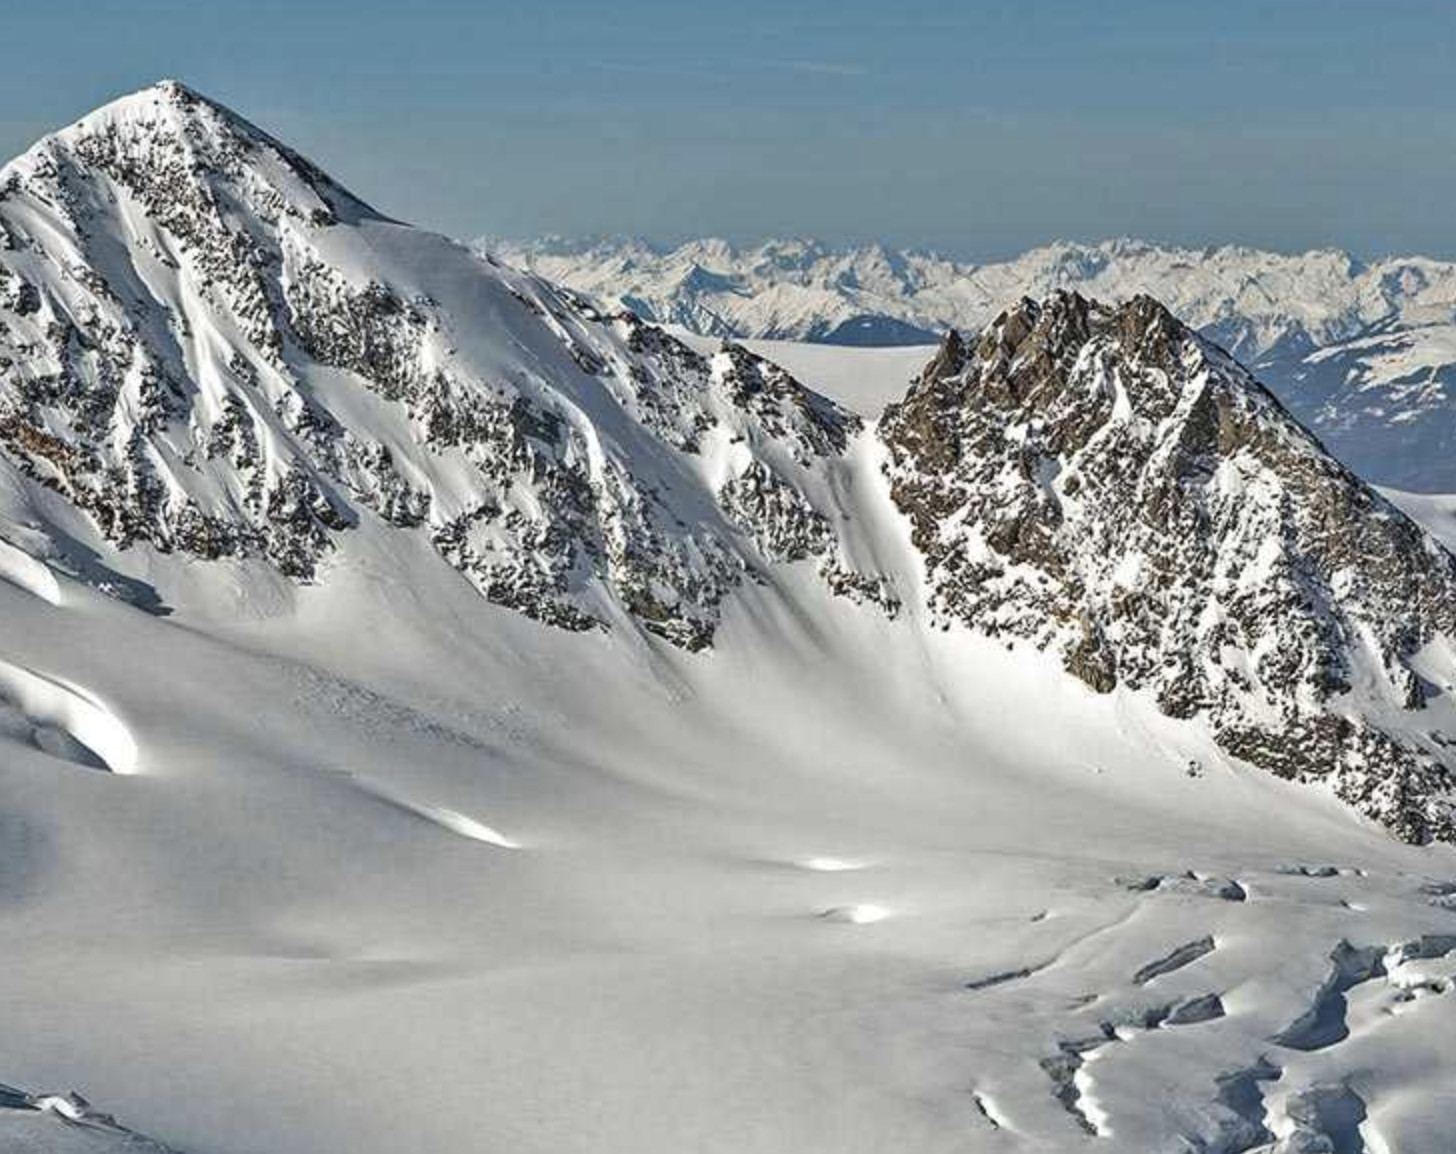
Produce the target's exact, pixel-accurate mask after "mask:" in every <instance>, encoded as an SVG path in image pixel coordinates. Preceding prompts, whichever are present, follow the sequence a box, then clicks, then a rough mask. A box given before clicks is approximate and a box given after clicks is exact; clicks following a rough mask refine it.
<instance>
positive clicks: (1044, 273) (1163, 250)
mask: <svg viewBox="0 0 1456 1154" xmlns="http://www.w3.org/2000/svg"><path fill="white" fill-rule="evenodd" d="M479 243H481V244H482V245H483V246H485V247H487V248H489V249H490V250H491V251H494V252H497V253H499V254H500V255H501V256H502V257H504V258H505V259H507V260H509V261H511V262H513V263H516V264H519V265H520V266H521V267H523V268H531V269H534V270H536V271H539V272H540V273H541V274H542V275H545V276H548V277H550V278H552V279H553V280H556V281H559V282H561V283H562V284H566V285H570V286H571V287H573V288H576V289H579V290H581V291H583V292H588V293H593V294H596V295H598V296H601V297H604V298H606V299H611V300H616V301H623V302H627V303H629V304H630V305H631V307H633V308H634V309H636V310H637V311H638V312H639V313H640V314H641V315H643V316H644V317H646V318H648V319H658V320H661V321H664V322H669V323H674V324H680V325H682V326H684V327H686V328H689V329H692V330H694V331H697V332H702V333H707V334H710V335H721V336H733V337H745V338H746V337H760V338H775V339H792V340H801V341H821V342H829V343H841V344H879V345H889V344H919V343H924V342H925V340H926V339H927V336H928V334H932V333H943V332H944V331H945V330H947V329H949V328H952V327H956V326H959V327H961V328H970V329H978V328H980V327H981V326H982V325H984V324H986V323H988V322H989V321H990V320H991V319H992V318H993V317H994V316H996V315H997V313H998V312H1000V310H1001V309H1003V308H1004V307H1006V306H1007V305H1009V304H1011V303H1012V302H1014V301H1015V300H1017V299H1018V298H1020V297H1022V296H1031V297H1034V298H1040V297H1043V296H1046V295H1047V294H1048V293H1051V292H1054V291H1056V290H1058V289H1076V290H1079V291H1081V292H1083V293H1084V294H1086V295H1087V296H1089V297H1094V298H1096V299H1099V300H1106V301H1110V302H1113V303H1117V302H1121V301H1126V300H1129V299H1131V298H1132V297H1134V296H1136V295H1138V294H1139V293H1146V294H1149V295H1151V296H1154V297H1157V298H1158V299H1159V300H1161V301H1163V302H1164V303H1165V304H1167V305H1168V307H1169V308H1171V309H1172V310H1173V312H1174V313H1176V314H1177V315H1178V317H1179V318H1180V319H1181V320H1183V321H1184V322H1185V323H1187V324H1190V325H1192V326H1193V327H1194V328H1197V329H1199V330H1200V331H1201V332H1202V333H1203V334H1204V335H1205V336H1208V337H1210V338H1211V339H1212V340H1214V341H1216V342H1218V343H1219V344H1221V345H1223V346H1224V347H1225V348H1227V349H1228V350H1229V351H1230V352H1232V353H1233V354H1234V355H1235V356H1237V357H1239V358H1240V359H1241V360H1243V361H1245V362H1246V363H1249V364H1251V365H1253V367H1254V369H1255V371H1256V372H1257V373H1258V374H1259V377H1260V379H1261V380H1264V381H1265V382H1267V383H1268V384H1269V385H1270V387H1271V388H1273V390H1274V391H1275V393H1276V394H1277V395H1278V396H1279V398H1280V399H1281V400H1282V401H1283V402H1284V403H1285V404H1286V405H1287V406H1288V407H1289V408H1290V410H1291V411H1292V412H1294V413H1295V415H1296V416H1298V417H1299V418H1300V420H1301V421H1303V422H1304V423H1305V424H1306V425H1308V426H1310V427H1311V428H1313V429H1315V431H1316V432H1318V433H1319V434H1320V436H1321V438H1322V439H1323V440H1324V441H1325V443H1326V444H1327V445H1328V446H1329V447H1330V448H1331V449H1332V451H1334V452H1335V454H1336V455H1337V456H1339V457H1340V458H1341V459H1342V460H1343V461H1345V463H1346V464H1348V465H1350V466H1351V467H1352V468H1354V469H1355V470H1356V471H1357V472H1360V473H1361V474H1362V475H1364V476H1366V477H1368V478H1370V479H1371V480H1373V481H1376V482H1379V483H1381V484H1389V485H1394V486H1398V487H1402V488H1407V489H1424V490H1426V491H1438V492H1439V491H1449V490H1452V489H1456V453H1452V452H1450V451H1449V450H1450V448H1451V444H1450V435H1451V434H1450V430H1451V429H1452V428H1453V427H1456V405H1453V403H1452V398H1451V396H1450V389H1451V384H1452V378H1453V369H1452V366H1453V365H1456V351H1453V350H1456V265H1453V264H1451V263H1449V262H1444V261H1435V260H1430V259H1427V258H1423V257H1401V258H1390V259H1386V260H1381V261H1377V262H1374V263H1371V264H1364V263H1361V262H1359V261H1357V260H1355V259H1354V258H1352V257H1350V256H1349V255H1348V254H1346V253H1342V252H1338V251H1334V250H1321V251H1315V252H1307V253H1301V254H1295V255H1283V254H1279V253H1271V252H1262V251H1259V250H1256V249H1249V248H1243V247H1238V246H1224V247H1220V248H1207V249H1189V248H1179V247H1168V246H1161V245H1153V244H1147V243H1144V242H1141V241H1134V240H1115V241H1107V242H1104V243H1102V244H1097V245H1079V244H1066V243H1058V244H1052V245H1048V246H1045V247H1043V248H1038V249H1033V250H1032V251H1030V252H1028V253H1025V254H1024V255H1022V256H1020V257H1018V258H1016V259H1015V260H1011V261H1006V262H1002V263H995V264H985V265H971V264H959V263H957V262H954V261H949V260H945V259H943V258H939V257H936V256H933V255H929V254H925V253H914V252H891V251H888V250H886V249H884V248H882V247H880V246H869V247H865V248H848V249H832V248H827V247H825V246H823V245H819V244H816V243H814V242H812V241H769V242H767V243H765V244H762V245H758V246H755V247H749V248H742V249H738V248H734V247H733V246H731V245H728V244H727V243H726V242H723V241H693V242H689V243H687V244H684V245H682V246H680V247H678V248H676V249H673V250H671V251H668V252H661V251H658V250H655V249H653V248H651V247H650V246H648V245H646V244H644V243H642V242H641V241H634V240H608V241H600V242H595V243H570V242H565V241H561V240H559V239H552V238H548V239H546V240H541V241H536V242H531V243H526V244H520V243H511V242H498V243H495V242H486V241H482V242H479Z"/></svg>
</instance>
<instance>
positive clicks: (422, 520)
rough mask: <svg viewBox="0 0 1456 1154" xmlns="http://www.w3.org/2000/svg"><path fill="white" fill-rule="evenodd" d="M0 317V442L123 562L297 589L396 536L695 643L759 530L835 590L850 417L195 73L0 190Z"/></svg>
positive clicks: (130, 103) (531, 603)
mask: <svg viewBox="0 0 1456 1154" xmlns="http://www.w3.org/2000/svg"><path fill="white" fill-rule="evenodd" d="M0 318H3V321H0V370H3V372H4V374H5V377H4V380H5V382H6V384H7V386H8V387H7V389H6V392H5V394H4V396H3V398H0V441H3V443H4V445H5V446H6V448H7V450H8V453H9V455H10V457H11V459H13V460H16V461H18V462H19V463H20V464H21V465H22V467H23V469H24V470H25V471H26V473H27V474H28V475H29V476H30V477H32V478H34V479H36V480H38V481H40V482H42V483H43V484H46V485H49V486H51V487H53V488H55V489H56V490H57V491H59V492H61V493H63V494H64V495H65V496H66V497H67V498H68V499H69V500H70V501H71V502H72V503H73V504H75V505H76V506H78V507H79V508H81V509H83V510H85V511H86V512H87V513H88V514H90V515H91V517H92V518H94V519H95V520H96V521H97V522H98V523H99V524H100V525H101V527H102V529H103V531H104V533H105V535H106V537H107V539H108V540H109V541H110V542H111V543H112V544H115V545H118V546H122V547H125V546H128V545H130V544H133V543H135V542H139V541H145V542H147V543H148V544H150V545H152V546H154V547H156V548H158V549H161V550H167V551H170V550H177V551H181V552H185V553H188V554H191V555H193V556H196V557H199V558H208V559H215V558H219V557H251V556H262V557H266V558H267V559H268V560H269V561H271V562H272V563H273V564H274V566H275V567H276V568H277V569H278V570H279V571H280V572H281V573H283V574H284V575H286V576H290V577H296V578H305V579H307V578H311V577H313V576H315V575H316V573H317V572H318V570H319V567H320V565H321V564H322V563H324V562H325V560H326V558H327V557H328V555H329V554H330V552H331V551H332V550H333V549H334V547H335V545H336V543H337V540H338V537H339V535H340V534H342V533H346V532H348V531H349V530H350V529H351V528H352V527H355V526H357V525H358V524H359V522H360V520H361V519H363V518H367V517H372V518H378V519H379V520H381V521H383V522H386V523H388V524H391V525H394V526H397V527H400V528H405V529H419V530H420V531H422V532H425V533H427V534H428V536H429V538H430V540H431V542H432V543H433V545H434V547H435V549H436V550H437V552H438V553H439V554H440V555H441V556H442V558H444V559H445V560H447V561H448V562H449V563H450V564H451V565H453V566H454V567H455V568H456V569H457V570H459V571H460V572H461V573H462V574H464V575H465V576H466V577H467V578H468V579H469V580H470V581H471V582H472V583H474V584H475V585H476V586H477V587H478V588H479V589H480V591H481V592H482V593H483V594H484V595H485V596H486V597H488V598H490V599H491V600H494V601H497V602H499V603H501V604H507V605H511V606H513V607H515V608H518V609H521V610H522V611H524V612H527V613H530V614H532V615H534V616H537V617H539V618H541V619H543V620H548V621H551V622H552V623H554V624H558V625H564V626H567V627H569V628H574V629H587V628H593V627H597V626H601V625H605V624H608V623H610V622H611V621H612V620H614V619H616V618H620V617H630V618H631V619H633V620H635V621H636V622H637V623H639V624H640V625H642V626H643V627H645V628H648V629H651V630H653V631H655V632H658V633H661V634H663V635H664V636H668V637H670V638H671V639H672V640H674V641H675V642H677V643H680V644H684V645H688V646H692V647H697V646H702V645H705V644H707V643H708V641H709V640H710V638H711V636H712V631H713V627H714V623H715V621H716V617H717V606H718V604H719V602H720V601H721V600H722V598H723V597H724V596H725V595H726V593H727V592H728V591H729V590H730V589H732V588H733V587H734V586H736V585H737V584H739V583H740V582H741V581H742V580H743V579H744V577H745V575H751V573H752V571H753V569H754V566H755V565H756V564H758V563H759V561H760V558H759V556H758V555H757V554H756V553H754V551H753V550H752V549H751V548H746V547H745V545H746V539H747V538H752V539H754V540H756V541H757V542H758V543H759V545H760V546H762V548H763V551H764V553H766V554H767V555H769V556H779V555H783V556H789V555H793V556H799V555H801V554H802V555H808V554H810V553H813V554H815V555H821V554H822V555H824V560H825V567H826V572H830V571H834V572H837V571H838V563H837V560H836V558H835V557H833V556H831V555H830V552H831V546H832V545H833V542H832V541H829V540H828V539H827V538H826V537H825V535H824V534H823V533H822V531H820V529H819V528H818V526H819V525H820V523H821V522H823V521H824V518H825V516H826V515H828V514H830V513H832V512H833V508H832V496H831V494H830V491H829V474H830V473H831V472H832V471H833V468H834V463H835V462H836V461H837V460H838V459H839V458H840V457H841V456H842V454H843V452H844V449H845V445H846V443H847V438H848V436H849V435H850V434H851V433H852V432H853V431H854V430H855V429H856V428H857V425H858V421H857V419H856V418H854V417H852V416H850V415H849V414H847V413H845V412H843V411H841V410H839V409H837V408H835V406H833V405H832V404H830V403H829V402H827V401H824V400H823V399H822V398H820V397H817V396H814V395H812V394H810V393H808V392H806V391H805V390H803V389H802V388H800V387H799V386H798V385H797V383H796V382H795V381H794V380H793V379H792V378H790V377H789V376H788V375H787V374H785V373H783V372H782V371H781V370H779V369H777V368H776V367H774V366H771V365H768V364H766V363H765V362H763V361H761V360H759V359H757V358H755V357H753V356H751V355H750V354H747V353H746V352H744V351H742V350H735V351H732V352H727V353H724V354H722V355H721V356H717V357H715V358H713V359H711V360H708V359H704V358H702V357H699V356H697V355H696V354H694V353H693V352H691V351H690V350H689V349H687V348H686V347H684V346H682V345H680V344H679V343H677V342H676V341H674V340H672V339H670V338H667V337H664V336H663V335H661V334H660V333H658V332H656V331H655V330H652V329H649V328H647V327H645V326H644V325H642V324H641V323H640V322H638V321H637V320H636V319H635V318H634V317H631V316H618V317H601V316H599V315H598V314H597V313H596V312H595V311H593V310H592V309H591V308H590V307H578V305H577V303H576V302H575V301H574V300H572V299H571V298H570V297H569V296H567V295H563V294H562V293H559V292H557V291H555V290H553V289H552V288H551V287H550V286H548V285H546V284H545V283H543V282H541V281H539V280H536V279H534V278H532V277H529V276H523V275H520V274H517V273H514V272H511V271H510V270H507V269H503V268H499V267H496V266H493V265H490V264H489V263H487V262H485V261H483V260H481V259H479V258H477V257H475V256H473V255H472V254H470V253H469V252H468V251H466V250H465V249H463V248H461V247H460V246H458V245H455V244H453V243H451V242H449V241H447V240H445V239H443V238H440V237H436V236H433V235H430V234H428V233H423V232H420V231H418V230H416V229H412V228H409V227H407V226H403V225H400V224H397V223H395V222H393V221H389V220H385V219H383V218H382V217H380V216H378V215H377V214H376V213H374V212H373V211H372V210H370V209H369V208H367V206H365V205H364V204H362V203H361V202H360V201H358V200H356V199H354V198H353V197H352V196H350V195H349V194H348V193H346V192H344V191H343V190H341V189H339V188H338V187H337V186H336V185H334V184H333V183H332V182H331V181H329V179H328V178H327V177H325V176H324V175H323V174H322V173H320V172H318V170H317V169H315V168H313V167H312V166H311V165H310V164H308V162H306V161H304V160H303V159H301V158H300V157H298V156H297V155H295V154H293V153H292V152H290V151H289V150H288V149H286V148H284V147H283V146H281V145H279V144H278V143H277V142H275V141H273V140H271V139H269V138H268V137H267V136H266V135H264V134H263V133H261V132H259V131H258V130H257V129H255V128H253V127H252V126H251V125H249V124H247V123H246V122H245V121H242V120H241V119H239V118H237V117H236V116H234V115H233V114H231V113H229V112H227V111H225V110H223V109H220V108H218V107H217V106H215V105H212V104H210V103H208V102H207V101H205V100H202V99H201V98H199V97H198V96H196V95H195V94H194V93H191V92H190V91H188V90H187V89H185V88H183V87H182V86H180V85H176V84H166V85H162V86H159V87H158V88H155V89H152V90H149V91H147V92H144V93H141V94H139V95H136V96H133V97H128V98H126V99H123V100H121V101H118V102H116V103H115V104H112V105H109V106H108V107H106V108H104V109H102V110H100V111H99V112H97V113H95V114H93V115H92V116H89V117H87V118H86V119H84V120H82V121H81V122H79V123H78V124H76V125H74V126H72V127H71V128H69V129H67V130H65V131H64V132H61V133H58V134H57V135H55V136H53V137H50V138H48V139H47V140H45V141H44V142H42V143H41V144H39V145H37V146H36V147H35V148H34V149H32V150H31V152H30V153H28V154H27V155H26V156H24V157H22V158H21V159H20V160H18V161H16V162H14V163H13V164H11V165H9V166H8V167H6V168H5V169H4V170H3V171H0ZM821 506H822V508H821Z"/></svg>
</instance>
